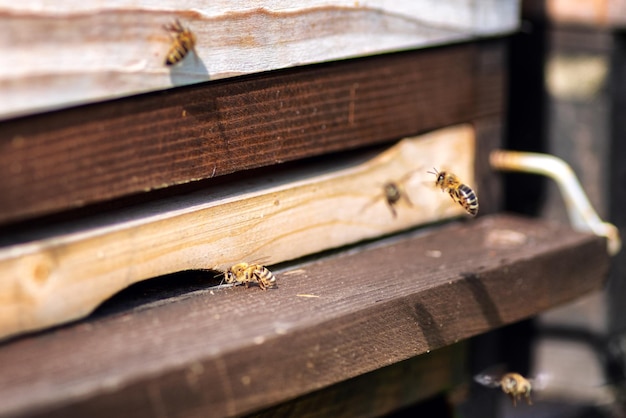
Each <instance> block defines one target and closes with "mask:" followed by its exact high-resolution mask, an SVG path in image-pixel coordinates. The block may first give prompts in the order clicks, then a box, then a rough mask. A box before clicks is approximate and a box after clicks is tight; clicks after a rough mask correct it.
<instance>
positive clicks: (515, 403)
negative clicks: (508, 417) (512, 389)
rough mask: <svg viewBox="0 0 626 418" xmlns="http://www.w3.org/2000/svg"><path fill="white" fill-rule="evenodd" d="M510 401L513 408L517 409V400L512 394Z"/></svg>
mask: <svg viewBox="0 0 626 418" xmlns="http://www.w3.org/2000/svg"><path fill="white" fill-rule="evenodd" d="M510 396H511V400H512V401H513V407H517V399H516V397H515V395H514V394H512V393H511V395H510Z"/></svg>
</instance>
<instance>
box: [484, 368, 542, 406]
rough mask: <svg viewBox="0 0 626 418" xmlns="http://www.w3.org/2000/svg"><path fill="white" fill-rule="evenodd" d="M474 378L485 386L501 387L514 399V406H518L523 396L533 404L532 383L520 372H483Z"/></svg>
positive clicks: (529, 403)
mask: <svg viewBox="0 0 626 418" xmlns="http://www.w3.org/2000/svg"><path fill="white" fill-rule="evenodd" d="M474 380H475V381H476V382H478V383H480V384H481V385H483V386H487V387H490V388H496V387H500V388H501V389H502V392H504V393H505V394H507V395H508V396H509V397H510V398H511V400H512V401H513V406H517V401H518V400H520V399H521V398H522V396H523V397H524V398H525V399H526V403H528V405H532V404H533V403H532V401H531V400H530V391H531V390H532V384H531V382H530V380H529V379H526V378H525V377H524V376H522V375H521V374H519V373H505V374H501V373H490V372H483V373H480V374H478V375H476V376H474Z"/></svg>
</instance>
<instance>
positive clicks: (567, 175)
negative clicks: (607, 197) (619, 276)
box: [489, 150, 622, 255]
mask: <svg viewBox="0 0 626 418" xmlns="http://www.w3.org/2000/svg"><path fill="white" fill-rule="evenodd" d="M489 163H490V164H491V167H492V168H495V169H497V170H501V171H519V172H523V173H534V174H541V175H544V176H547V177H550V178H551V179H553V180H554V181H555V182H556V184H557V185H558V187H559V190H560V191H561V195H562V196H563V200H564V201H565V205H566V207H567V213H568V215H569V218H570V222H571V223H572V227H573V228H574V229H576V230H578V231H588V232H593V233H594V234H596V235H599V236H603V237H606V239H607V247H608V248H607V250H608V252H609V254H610V255H615V254H617V253H618V252H619V251H620V249H621V248H622V240H621V238H620V236H619V230H618V229H617V227H615V225H613V224H611V223H609V222H604V221H602V219H600V217H599V216H598V214H597V213H596V211H595V210H594V209H593V207H592V206H591V203H590V202H589V199H588V198H587V195H586V194H585V191H584V190H583V188H582V186H581V185H580V182H579V181H578V179H577V178H576V174H574V171H573V170H572V169H571V167H570V166H569V165H568V164H567V163H566V162H565V161H563V160H561V159H560V158H557V157H554V156H552V155H548V154H538V153H533V152H518V151H505V150H496V151H493V152H492V153H491V155H490V156H489Z"/></svg>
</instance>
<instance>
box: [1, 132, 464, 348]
mask: <svg viewBox="0 0 626 418" xmlns="http://www.w3.org/2000/svg"><path fill="white" fill-rule="evenodd" d="M346 164H347V163H346V162H344V163H342V167H341V168H338V167H337V165H336V164H333V165H328V164H325V165H324V167H323V168H320V166H316V167H312V168H309V169H307V170H304V171H298V172H294V171H289V172H288V173H284V174H283V175H278V176H274V177H271V178H261V179H257V180H255V181H254V182H249V181H246V182H241V183H239V184H234V185H233V184H230V185H227V186H222V187H219V188H215V189H212V190H211V191H210V192H206V193H205V194H201V195H196V196H187V197H186V198H185V200H184V201H182V202H181V201H177V202H171V201H170V202H166V203H161V204H159V205H158V206H156V207H155V206H154V205H153V206H150V207H147V208H143V211H142V212H141V213H128V212H127V213H119V214H117V218H116V219H114V220H112V221H108V222H107V223H106V224H101V225H100V226H98V227H91V228H86V227H85V228H81V229H80V230H78V231H76V232H71V233H65V234H61V235H54V234H53V235H51V236H49V237H47V238H41V239H37V240H34V241H32V242H27V243H24V244H17V245H13V246H9V247H4V248H2V249H0V277H2V280H1V281H0V337H6V336H8V335H13V334H16V333H20V332H24V331H28V330H34V329H40V328H43V327H46V326H50V325H54V324H58V323H61V322H65V321H68V320H71V319H75V318H79V317H82V316H84V315H86V314H88V313H89V312H91V311H92V310H93V309H94V308H95V307H96V306H97V305H98V304H100V303H101V302H102V301H104V300H105V299H106V298H108V297H110V296H111V295H112V294H114V293H116V292H118V291H119V290H121V289H123V288H125V287H126V286H128V285H130V284H132V283H135V282H138V281H141V280H144V279H148V278H150V277H154V276H159V275H163V274H167V273H172V272H176V271H182V270H188V269H207V268H211V269H217V270H223V269H225V268H227V267H229V266H231V265H232V264H235V263H238V262H241V261H257V260H258V261H260V260H264V263H265V264H273V263H277V262H282V261H286V260H290V259H294V258H297V257H301V256H304V255H307V254H312V253H315V252H318V251H321V250H325V249H329V248H334V247H338V246H341V245H345V244H349V243H354V242H357V241H360V240H363V239H367V238H372V237H377V236H381V235H386V234H389V233H391V232H394V231H399V230H403V229H406V228H408V227H412V226H416V225H420V224H424V223H429V222H434V221H438V220H441V219H445V218H449V217H453V216H459V215H462V214H464V210H463V209H462V208H461V207H460V206H459V205H457V204H456V203H455V202H453V201H452V199H450V197H449V196H448V195H447V194H446V193H442V192H441V190H439V189H436V188H435V186H434V181H435V177H434V176H433V175H432V174H428V173H427V171H428V170H431V169H432V167H433V166H437V168H438V169H449V170H452V171H454V172H455V173H457V174H458V175H459V176H460V178H461V179H463V180H464V182H466V183H467V184H469V185H470V186H471V185H473V184H474V177H473V166H474V132H473V128H472V127H471V126H469V125H461V126H456V127H452V128H446V129H442V130H439V131H436V132H433V133H430V134H427V135H423V136H420V137H416V138H412V139H405V140H403V141H401V142H400V143H398V144H397V145H395V146H393V147H392V148H391V149H389V150H387V151H385V152H383V153H382V154H380V155H377V156H375V157H374V158H372V159H369V160H365V161H363V160H361V161H359V162H354V161H353V162H350V163H349V164H347V166H346ZM400 180H402V182H401V184H400V185H401V186H403V187H404V189H405V192H406V193H407V195H408V196H409V199H410V201H411V202H412V206H409V205H408V204H407V203H406V202H405V201H401V202H399V203H398V205H397V217H395V218H394V217H393V216H392V214H391V212H390V210H389V208H388V207H387V205H386V203H385V201H384V199H383V197H382V185H383V184H384V183H385V182H387V181H396V182H398V181H400ZM268 185H269V186H268ZM251 291H258V290H257V289H252V290H251ZM277 291H280V283H279V289H278V290H277Z"/></svg>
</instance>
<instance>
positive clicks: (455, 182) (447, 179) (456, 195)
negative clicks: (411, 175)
mask: <svg viewBox="0 0 626 418" xmlns="http://www.w3.org/2000/svg"><path fill="white" fill-rule="evenodd" d="M433 170H435V171H434V172H433V171H428V173H429V174H434V175H435V176H437V180H435V185H436V186H437V187H440V188H441V191H442V192H448V194H449V195H450V197H451V198H452V200H454V201H455V202H457V203H458V204H459V205H461V206H463V208H464V209H465V211H466V212H467V213H469V214H470V215H472V216H476V215H477V214H478V197H476V193H475V192H474V190H472V189H471V187H469V186H468V185H466V184H463V183H461V181H460V180H459V178H458V177H457V176H456V175H454V174H453V173H450V172H449V171H441V172H439V171H437V169H436V168H433Z"/></svg>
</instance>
